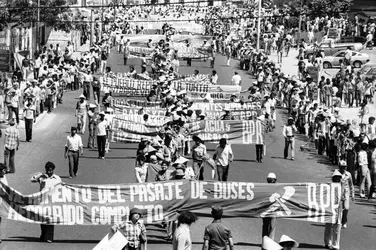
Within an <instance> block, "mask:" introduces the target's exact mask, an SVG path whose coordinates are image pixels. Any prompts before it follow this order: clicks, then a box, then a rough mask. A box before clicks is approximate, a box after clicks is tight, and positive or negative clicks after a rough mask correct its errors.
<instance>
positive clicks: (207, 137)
mask: <svg viewBox="0 0 376 250" xmlns="http://www.w3.org/2000/svg"><path fill="white" fill-rule="evenodd" d="M112 122H113V123H112V124H113V126H112V138H111V140H112V141H115V142H140V141H141V137H144V136H145V137H154V136H157V135H158V133H159V131H160V130H161V129H162V126H152V125H148V124H142V123H135V122H132V121H129V120H124V119H121V117H117V116H115V117H114V118H113V120H112ZM184 126H185V129H186V132H187V133H188V136H187V137H186V139H187V140H192V137H191V136H193V135H197V136H199V137H200V138H201V139H202V140H203V141H204V142H211V143H218V142H219V140H220V139H221V138H226V139H227V140H228V141H229V142H230V143H232V144H263V143H264V127H263V126H264V124H263V123H262V122H261V121H259V120H223V121H221V120H202V121H197V122H191V123H186V124H185V125H184Z"/></svg>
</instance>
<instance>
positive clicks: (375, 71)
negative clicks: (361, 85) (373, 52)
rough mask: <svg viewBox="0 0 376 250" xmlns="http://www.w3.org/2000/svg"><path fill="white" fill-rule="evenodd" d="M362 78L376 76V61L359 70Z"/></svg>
mask: <svg viewBox="0 0 376 250" xmlns="http://www.w3.org/2000/svg"><path fill="white" fill-rule="evenodd" d="M359 72H360V75H361V76H362V79H365V78H373V77H376V63H367V64H366V65H363V67H362V68H361V69H360V70H359Z"/></svg>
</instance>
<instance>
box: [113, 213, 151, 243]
mask: <svg viewBox="0 0 376 250" xmlns="http://www.w3.org/2000/svg"><path fill="white" fill-rule="evenodd" d="M141 218H142V211H141V210H140V209H139V208H135V207H134V208H132V209H131V210H130V211H129V218H128V220H127V221H123V222H120V223H119V224H116V225H114V226H112V227H111V230H112V231H113V232H115V233H116V232H117V231H119V232H121V233H122V234H123V235H124V237H125V238H126V239H127V241H128V244H127V245H126V246H125V249H127V250H141V249H146V243H147V237H146V227H145V225H144V223H143V221H142V220H140V219H141Z"/></svg>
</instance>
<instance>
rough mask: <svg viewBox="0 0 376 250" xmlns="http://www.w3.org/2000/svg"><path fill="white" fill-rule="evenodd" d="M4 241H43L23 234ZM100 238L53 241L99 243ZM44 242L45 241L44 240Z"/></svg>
mask: <svg viewBox="0 0 376 250" xmlns="http://www.w3.org/2000/svg"><path fill="white" fill-rule="evenodd" d="M3 241H9V242H41V241H40V239H39V238H38V237H23V236H13V237H9V238H8V239H4V240H3ZM98 242H99V240H54V241H53V243H78V244H79V243H82V244H86V243H98ZM43 243H44V242H43Z"/></svg>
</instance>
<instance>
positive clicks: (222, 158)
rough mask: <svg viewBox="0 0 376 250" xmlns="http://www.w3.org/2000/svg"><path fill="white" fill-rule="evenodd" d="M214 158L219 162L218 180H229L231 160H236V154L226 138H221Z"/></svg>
mask: <svg viewBox="0 0 376 250" xmlns="http://www.w3.org/2000/svg"><path fill="white" fill-rule="evenodd" d="M213 159H214V160H215V161H216V164H217V174H218V181H227V177H228V170H229V167H230V162H232V161H233V160H234V154H233V153H232V149H231V146H230V145H228V144H227V140H226V139H225V138H221V139H220V140H219V145H218V146H217V148H216V149H215V153H214V156H213Z"/></svg>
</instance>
